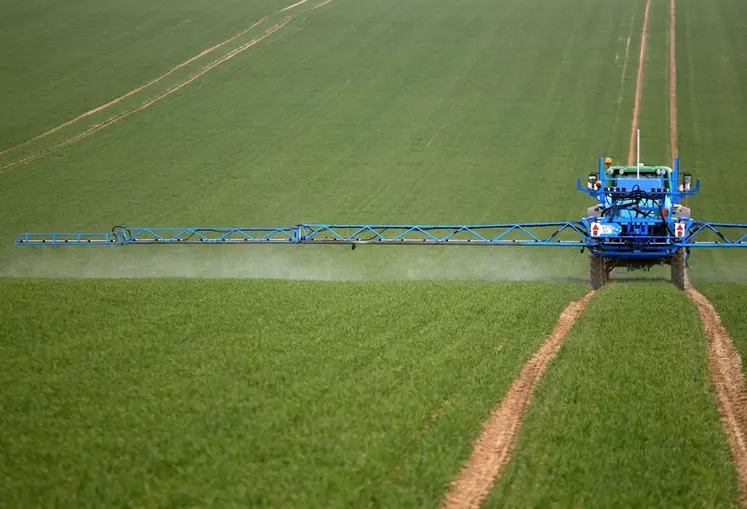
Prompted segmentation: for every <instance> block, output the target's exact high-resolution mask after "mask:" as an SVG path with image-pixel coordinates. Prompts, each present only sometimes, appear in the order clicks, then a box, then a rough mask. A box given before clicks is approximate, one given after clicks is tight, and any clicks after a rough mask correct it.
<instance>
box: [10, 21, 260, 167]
mask: <svg viewBox="0 0 747 509" xmlns="http://www.w3.org/2000/svg"><path fill="white" fill-rule="evenodd" d="M267 18H268V16H265V17H264V18H262V19H261V20H259V21H257V22H256V23H254V24H253V25H252V26H250V27H249V28H247V29H245V30H242V31H241V32H239V33H237V34H236V35H234V36H233V37H231V38H230V39H226V40H225V41H222V42H219V43H218V44H216V45H215V46H212V47H210V48H208V49H206V50H203V51H202V52H201V53H199V54H197V55H195V56H193V57H192V58H189V59H188V60H185V61H184V62H182V63H181V64H179V65H177V66H176V67H173V68H172V69H169V70H168V71H166V72H165V73H163V74H161V75H160V76H158V77H157V78H153V79H152V80H150V81H149V82H147V83H146V84H145V85H140V86H139V87H137V88H135V89H132V90H130V91H129V92H127V93H126V94H124V95H121V96H119V97H117V98H116V99H112V100H111V101H109V102H108V103H106V104H102V105H101V106H97V107H96V108H94V109H92V110H89V111H87V112H85V113H83V114H81V115H78V116H77V117H75V118H73V119H71V120H68V121H67V122H64V123H62V124H60V125H58V126H57V127H53V128H52V129H50V130H48V131H45V132H43V133H41V134H39V135H37V136H35V137H33V138H31V139H29V140H26V141H24V142H22V143H19V144H18V145H14V146H12V147H10V148H6V149H4V150H1V151H0V155H3V154H5V153H7V152H10V151H11V150H16V149H18V148H21V147H24V146H26V145H28V144H29V143H32V142H34V141H37V140H40V139H42V138H46V137H47V136H49V135H50V134H54V133H56V132H57V131H59V130H60V129H64V128H65V127H68V126H71V125H73V124H75V123H76V122H78V121H80V120H83V119H84V118H87V117H90V116H91V115H94V114H95V113H98V112H100V111H103V110H105V109H107V108H109V107H111V106H114V105H115V104H117V103H119V102H121V101H123V100H125V99H127V98H128V97H131V96H133V95H135V94H137V93H138V92H142V91H143V90H145V89H146V88H148V87H150V86H151V85H155V84H156V83H158V82H159V81H162V80H163V79H164V78H167V77H169V76H171V75H172V74H173V73H175V72H176V71H178V70H179V69H181V68H183V67H186V66H187V65H189V64H191V63H192V62H194V61H196V60H199V59H200V58H202V57H204V56H205V55H209V54H210V53H212V52H213V51H215V50H217V49H219V48H221V47H223V46H225V45H226V44H229V43H230V42H233V41H235V40H236V39H238V38H239V37H241V36H242V35H244V34H246V33H247V32H249V31H250V30H252V29H253V28H254V27H256V26H257V25H259V24H260V23H262V22H263V21H265V20H266V19H267Z"/></svg>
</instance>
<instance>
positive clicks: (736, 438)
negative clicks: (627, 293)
mask: <svg viewBox="0 0 747 509" xmlns="http://www.w3.org/2000/svg"><path fill="white" fill-rule="evenodd" d="M676 19H677V18H676V10H675V0H670V9H669V104H670V107H669V112H670V113H669V115H670V144H671V151H672V159H674V158H675V157H677V155H678V146H677V145H678V144H677V59H676V50H675V48H676V45H675V44H676V37H675V35H676V32H675V28H676ZM685 292H686V293H687V296H688V297H690V300H692V301H693V302H694V303H695V305H696V306H697V307H698V313H699V314H700V320H701V321H702V322H703V329H704V330H705V333H706V338H707V342H708V371H709V373H710V376H711V383H713V387H714V389H715V391H716V399H717V400H718V406H719V413H720V414H721V423H722V425H723V427H724V431H725V432H726V437H727V439H728V441H729V447H730V449H731V454H732V459H733V461H734V466H735V468H736V472H737V481H738V482H739V490H740V499H739V502H740V503H741V504H742V505H743V506H746V507H747V384H746V383H745V378H744V372H743V370H742V358H741V356H740V355H739V352H738V351H737V349H736V348H735V346H734V343H733V342H732V340H731V338H730V337H729V333H728V332H727V330H726V327H724V325H723V324H722V323H721V317H719V315H718V312H717V311H716V308H715V307H714V306H713V304H712V303H711V302H710V301H709V300H708V299H707V298H706V297H705V296H704V295H702V294H701V293H700V292H698V291H697V290H696V289H695V288H694V287H693V286H692V284H691V283H690V281H689V279H687V278H686V279H685Z"/></svg>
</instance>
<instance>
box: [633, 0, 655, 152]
mask: <svg viewBox="0 0 747 509" xmlns="http://www.w3.org/2000/svg"><path fill="white" fill-rule="evenodd" d="M650 11H651V0H646V13H645V14H644V16H643V33H642V34H641V54H640V56H639V57H638V79H637V81H636V85H635V102H634V103H633V125H632V127H631V130H630V145H629V149H628V165H632V164H635V149H636V132H637V131H638V123H639V118H640V113H641V96H642V95H643V73H644V70H645V68H646V42H647V39H648V15H649V12H650Z"/></svg>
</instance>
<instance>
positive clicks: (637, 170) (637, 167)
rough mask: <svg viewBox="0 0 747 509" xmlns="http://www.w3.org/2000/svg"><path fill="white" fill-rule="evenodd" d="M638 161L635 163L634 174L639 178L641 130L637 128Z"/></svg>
mask: <svg viewBox="0 0 747 509" xmlns="http://www.w3.org/2000/svg"><path fill="white" fill-rule="evenodd" d="M637 145H638V163H637V164H636V175H635V177H636V178H637V179H640V178H641V130H640V129H638V143H637Z"/></svg>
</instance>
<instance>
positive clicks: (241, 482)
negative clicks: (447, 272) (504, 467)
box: [0, 279, 585, 507]
mask: <svg viewBox="0 0 747 509" xmlns="http://www.w3.org/2000/svg"><path fill="white" fill-rule="evenodd" d="M584 291H585V290H584V288H583V286H581V285H576V286H573V285H566V284H552V283H545V284H530V283H516V284H503V285H482V284H438V283H420V284H396V283H390V284H379V283H359V284H348V285H338V284H328V283H311V282H309V283H293V282H262V281H251V282H247V281H239V282H236V281H225V280H224V281H220V280H206V281H181V280H168V279H162V280H150V281H141V282H137V283H133V282H132V281H126V280H118V281H103V282H98V283H97V284H96V285H93V284H91V283H90V282H88V281H67V280H38V281H37V280H15V281H14V280H4V281H3V280H0V296H1V297H0V408H1V409H2V412H1V413H2V416H3V417H2V421H0V450H2V451H3V454H2V461H0V486H1V488H0V499H2V500H3V501H4V504H7V505H8V506H11V507H31V506H55V507H73V506H76V507H79V506H102V505H103V506H107V507H111V506H125V505H126V506H148V507H155V506H158V507H167V506H173V505H189V506H212V507H236V506H238V505H242V504H247V503H251V504H252V505H254V506H261V507H374V506H375V507H393V506H399V507H403V506H404V507H416V506H423V505H426V506H434V505H436V504H437V501H438V498H439V497H440V496H441V494H442V492H443V491H444V490H445V488H446V485H447V483H448V482H449V481H450V479H451V478H452V476H453V475H454V473H455V472H456V471H457V470H458V468H459V466H460V465H461V462H462V461H463V460H464V458H466V456H467V455H468V454H469V451H470V448H471V442H472V440H473V438H474V437H476V433H478V432H479V427H480V423H481V422H482V421H483V419H485V418H486V416H487V415H488V414H489V412H490V410H491V409H492V407H493V406H494V405H495V404H496V403H497V401H498V400H499V399H500V396H501V394H502V393H503V392H504V391H505V390H506V388H507V387H508V385H509V384H510V382H511V381H512V379H513V378H514V377H515V376H516V375H517V373H518V371H519V369H520V368H521V365H522V364H523V363H524V362H525V361H526V360H527V359H528V358H529V357H530V356H531V354H532V353H533V352H534V351H535V350H536V348H537V347H538V345H539V344H540V342H541V341H542V339H543V337H544V336H545V335H546V334H547V333H549V331H550V328H551V327H552V325H553V323H554V321H555V320H556V318H557V316H558V315H559V313H560V311H561V309H562V308H563V307H564V306H565V304H566V303H567V302H568V301H569V300H571V299H574V298H578V297H580V296H581V295H582V294H583V292H584Z"/></svg>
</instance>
